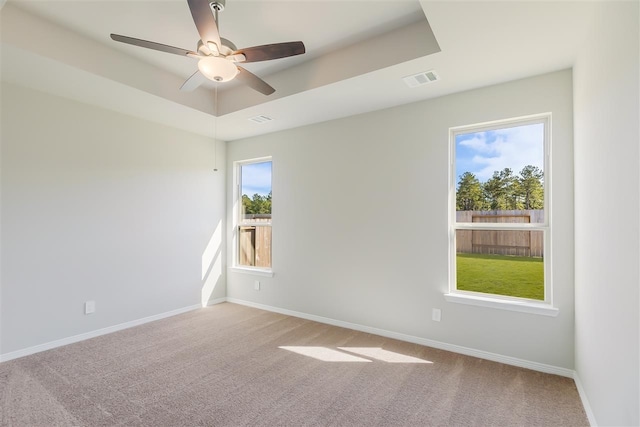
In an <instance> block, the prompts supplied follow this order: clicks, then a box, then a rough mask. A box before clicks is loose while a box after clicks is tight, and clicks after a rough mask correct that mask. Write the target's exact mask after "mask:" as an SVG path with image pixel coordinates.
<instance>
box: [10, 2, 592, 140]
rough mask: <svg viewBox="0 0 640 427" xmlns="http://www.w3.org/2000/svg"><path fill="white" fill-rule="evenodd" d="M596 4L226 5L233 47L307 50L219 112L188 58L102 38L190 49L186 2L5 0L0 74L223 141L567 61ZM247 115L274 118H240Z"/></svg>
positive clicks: (267, 68)
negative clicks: (184, 87)
mask: <svg viewBox="0 0 640 427" xmlns="http://www.w3.org/2000/svg"><path fill="white" fill-rule="evenodd" d="M0 4H1V3H0ZM593 7H594V3H593V2H588V1H555V2H549V1H511V2H506V1H495V2H488V1H477V0H476V1H465V2H462V1H451V0H449V1H425V0H421V1H418V0H387V1H375V0H360V1H344V0H320V1H318V0H286V1H277V0H269V1H266V0H262V1H255V0H254V1H249V0H227V6H226V9H225V11H223V12H222V13H221V14H220V19H219V20H220V32H221V35H222V36H223V37H225V38H227V39H230V40H231V41H233V42H234V43H235V44H236V45H237V46H238V47H249V46H255V45H261V44H268V43H277V42H285V41H295V40H302V41H303V42H304V43H305V46H306V48H307V53H306V54H304V55H300V56H297V57H293V58H285V59H279V60H274V61H268V62H264V63H254V64H246V68H247V69H249V70H250V71H251V72H253V73H255V74H257V75H259V76H260V77H262V78H263V79H264V80H265V81H267V82H268V83H269V84H271V85H272V86H273V87H274V88H275V89H276V93H275V94H274V95H271V96H269V97H265V96H264V95H261V94H259V93H257V92H254V91H251V90H249V89H247V88H245V87H241V86H239V85H238V84H226V86H223V85H224V84H223V85H221V86H220V87H219V88H218V91H219V93H218V94H217V97H218V103H219V107H218V111H219V114H218V117H217V118H215V115H214V114H213V113H214V112H215V111H216V109H215V108H216V106H215V103H214V99H215V98H216V94H215V89H214V87H215V86H214V85H213V84H211V85H207V86H205V87H202V88H200V89H198V90H197V91H195V92H194V93H191V94H185V93H181V92H179V90H178V88H179V87H180V85H181V84H182V81H184V79H186V78H187V77H188V76H189V75H191V74H192V73H193V72H194V71H195V69H196V62H195V61H194V60H192V59H190V58H184V57H179V56H176V55H170V54H166V53H163V52H157V51H152V50H147V49H143V48H139V47H135V46H129V45H124V44H121V43H116V42H114V41H112V40H111V39H110V38H109V34H110V33H118V34H122V35H127V36H131V37H136V38H142V39H146V40H151V41H155V42H159V43H163V44H168V45H172V46H176V47H181V48H185V49H193V50H195V44H196V42H197V39H198V34H197V31H196V29H195V26H194V24H193V20H192V18H191V15H190V12H189V9H188V6H187V4H186V1H184V0H179V1H176V0H163V1H154V2H150V1H136V0H133V1H113V0H110V1H96V0H74V1H57V0H49V1H24V0H22V1H14V0H9V1H8V2H7V3H6V4H5V5H4V6H3V7H2V10H1V12H0V15H2V44H1V45H0V48H1V49H2V51H1V53H2V79H3V80H5V81H8V82H12V83H17V84H22V85H26V86H29V87H33V88H35V89H38V90H44V91H48V92H51V93H55V94H58V95H61V96H66V97H70V98H74V99H78V100H80V101H82V102H87V103H91V104H94V105H99V106H103V107H106V108H110V109H113V110H116V111H121V112H124V113H126V114H132V115H135V116H138V117H142V118H145V119H148V120H153V121H156V122H159V123H165V124H168V125H170V126H175V127H178V128H183V129H188V130H191V131H193V132H196V133H200V134H205V135H209V136H214V135H215V136H217V137H218V138H219V139H222V140H227V141H231V140H235V139H240V138H245V137H249V136H254V135H259V134H263V133H268V132H274V131H277V130H282V129H287V128H292V127H297V126H302V125H306V124H310V123H315V122H320V121H325V120H330V119H334V118H339V117H344V116H347V115H353V114H359V113H363V112H367V111H372V110H377V109H382V108H387V107H391V106H395V105H401V104H405V103H409V102H415V101H419V100H423V99H428V98H434V97H438V96H442V95H447V94H451V93H455V92H460V91H463V90H468V89H473V88H477V87H482V86H487V85H491V84H495V83H500V82H504V81H509V80H515V79H518V78H523V77H528V76H532V75H536V74H541V73H545V72H550V71H555V70H560V69H564V68H568V67H571V66H572V64H573V61H574V59H575V56H576V52H577V50H578V49H579V48H580V47H581V45H582V41H583V39H584V34H585V33H586V30H587V28H588V25H589V24H590V22H591V18H592V13H593ZM429 27H430V28H429ZM431 31H432V33H433V36H435V39H436V41H437V44H436V43H435V42H433V41H432V40H430V39H429V38H430V37H431ZM438 45H439V50H440V51H438ZM433 52H435V53H433ZM431 69H435V70H436V71H437V72H438V74H439V75H440V76H441V79H442V80H441V81H438V82H436V83H432V84H428V85H425V86H421V87H417V88H409V87H407V86H406V85H405V84H404V83H403V81H402V77H404V76H407V75H411V74H415V73H418V72H421V71H426V70H431ZM255 115H267V116H269V117H272V118H273V119H274V120H273V121H271V122H268V123H265V124H256V123H253V122H251V121H249V120H248V118H250V117H253V116H255Z"/></svg>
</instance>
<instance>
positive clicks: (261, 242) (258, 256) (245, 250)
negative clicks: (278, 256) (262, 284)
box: [238, 226, 271, 268]
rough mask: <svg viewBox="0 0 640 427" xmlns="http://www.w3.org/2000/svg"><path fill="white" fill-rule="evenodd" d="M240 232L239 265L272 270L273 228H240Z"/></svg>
mask: <svg viewBox="0 0 640 427" xmlns="http://www.w3.org/2000/svg"><path fill="white" fill-rule="evenodd" d="M239 231H240V233H239V242H240V244H239V245H238V249H239V254H238V260H239V264H240V265H246V266H251V267H266V268H270V267H271V227H270V226H240V227H239Z"/></svg>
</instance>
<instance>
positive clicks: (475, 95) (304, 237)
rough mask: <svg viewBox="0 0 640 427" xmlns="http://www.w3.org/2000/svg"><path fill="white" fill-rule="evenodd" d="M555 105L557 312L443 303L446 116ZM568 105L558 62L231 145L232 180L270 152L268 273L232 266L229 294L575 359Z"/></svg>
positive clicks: (504, 349) (462, 121) (475, 116)
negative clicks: (514, 77)
mask: <svg viewBox="0 0 640 427" xmlns="http://www.w3.org/2000/svg"><path fill="white" fill-rule="evenodd" d="M309 108H313V106H309ZM549 111H550V112H552V113H553V144H554V148H553V162H554V165H555V169H554V170H553V174H554V177H553V178H554V187H553V201H552V202H553V209H554V210H553V212H552V215H553V218H552V219H553V225H554V227H555V229H554V236H553V259H552V261H553V265H554V273H553V285H554V293H553V298H554V302H555V304H556V305H557V306H558V307H559V308H560V314H559V315H558V317H556V318H553V317H546V316H539V315H533V314H525V313H517V312H509V311H504V310H497V309H490V308H482V307H472V306H466V305H461V304H455V303H447V302H445V300H444V297H443V294H444V293H445V292H447V290H448V284H447V262H448V261H447V260H448V249H447V248H448V230H447V191H448V189H447V182H448V167H447V165H448V130H449V127H451V126H459V125H466V124H473V123H479V122H484V121H490V120H498V119H505V118H511V117H517V116H523V115H528V114H534V113H544V112H549ZM572 114H573V113H572V79H571V72H570V71H561V72H557V73H552V74H548V75H544V76H539V77H535V78H530V79H526V80H521V81H516V82H511V83H506V84H501V85H498V86H493V87H487V88H483V89H479V90H474V91H470V92H465V93H460V94H456V95H451V96H447V97H443V98H438V99H433V100H429V101H425V102H420V103H415V104H411V105H405V106H401V107H396V108H392V109H388V110H384V111H378V112H373V113H368V114H364V115H359V116H355V117H350V118H346V119H341V120H335V121H331V122H326V123H321V124H316V125H311V126H307V127H303V128H298V129H293V130H288V131H284V132H277V133H273V134H269V135H264V136H260V137H255V138H251V139H246V140H240V141H234V142H233V143H231V144H228V147H227V169H228V171H227V180H228V182H229V185H228V189H231V182H232V173H231V168H232V163H233V162H234V161H237V160H243V159H250V158H255V157H261V156H267V155H272V156H273V215H274V217H273V269H274V272H275V276H274V277H273V278H265V277H254V276H252V275H249V274H242V273H236V272H233V271H230V272H229V273H228V276H227V295H228V297H230V298H235V299H239V300H244V301H248V302H251V303H254V304H264V305H267V306H271V307H275V308H279V309H286V310H293V311H298V312H302V313H306V314H311V315H316V316H322V317H325V318H329V319H335V320H338V321H342V322H350V323H353V324H357V325H363V326H367V327H371V328H379V329H383V330H386V331H391V332H395V333H401V334H407V335H410V336H413V337H418V338H424V339H430V340H436V341H440V342H443V343H449V344H454V345H458V346H465V347H468V348H471V349H477V350H481V351H486V352H491V353H495V354H499V355H505V356H509V357H513V358H519V359H522V360H528V361H533V362H537V363H542V364H548V365H551V366H554V367H562V368H567V369H572V368H573V363H574V353H573V333H574V330H573V320H574V312H573V299H574V289H573V167H572V165H573V148H572V147H573V142H572V138H573V135H572V130H573V122H572ZM232 197H233V196H232V191H230V190H228V191H227V201H228V217H227V219H228V223H229V224H231V222H230V220H231V215H232V208H233V203H234V201H233V199H232ZM229 227H231V226H229ZM227 232H228V239H227V244H228V251H233V248H232V246H231V236H232V233H233V230H232V229H231V228H228V230H227ZM229 253H230V254H231V253H232V252H229ZM229 258H230V259H231V257H229ZM256 279H259V280H261V282H262V289H261V290H260V291H255V290H254V289H253V281H254V280H256ZM433 307H437V308H441V309H442V321H441V322H440V323H436V322H433V321H431V309H432V308H433Z"/></svg>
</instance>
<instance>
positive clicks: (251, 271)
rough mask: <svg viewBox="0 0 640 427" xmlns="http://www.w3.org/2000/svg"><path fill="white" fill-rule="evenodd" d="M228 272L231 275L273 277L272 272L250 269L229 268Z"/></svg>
mask: <svg viewBox="0 0 640 427" xmlns="http://www.w3.org/2000/svg"><path fill="white" fill-rule="evenodd" d="M229 271H231V272H233V273H241V274H252V275H254V276H263V277H273V271H272V270H265V269H261V268H250V267H229Z"/></svg>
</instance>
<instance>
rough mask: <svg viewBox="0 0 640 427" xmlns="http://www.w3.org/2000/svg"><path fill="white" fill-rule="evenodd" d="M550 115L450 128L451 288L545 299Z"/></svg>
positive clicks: (546, 286)
mask: <svg viewBox="0 0 640 427" xmlns="http://www.w3.org/2000/svg"><path fill="white" fill-rule="evenodd" d="M548 121H549V119H548V117H547V116H541V117H540V118H538V119H531V118H528V119H526V120H510V121H505V122H503V123H497V124H493V125H491V126H487V125H478V126H470V127H465V128H459V129H456V130H453V131H452V134H451V135H452V136H451V143H452V144H453V153H454V157H453V167H452V173H453V174H454V175H453V178H452V181H451V182H452V187H453V188H452V191H453V194H455V197H454V200H453V201H452V204H453V205H454V208H455V209H453V210H454V214H453V215H452V217H451V224H452V227H453V230H454V233H453V234H452V247H453V249H452V265H453V270H452V278H454V279H453V283H452V286H451V287H452V289H453V290H454V291H461V292H474V293H483V294H492V295H497V296H500V297H515V298H526V299H532V300H541V301H547V300H548V297H549V295H548V294H549V291H548V288H549V286H548V283H547V282H548V281H547V280H545V271H546V270H545V263H544V255H545V251H546V250H547V249H546V245H548V233H549V227H548V219H547V214H546V213H545V194H546V190H545V189H546V188H547V186H548V183H546V182H545V167H548V165H547V164H546V156H545V149H546V147H548V143H547V141H546V138H547V134H548V132H547V131H548V129H547V126H548Z"/></svg>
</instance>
